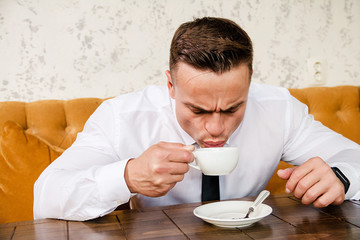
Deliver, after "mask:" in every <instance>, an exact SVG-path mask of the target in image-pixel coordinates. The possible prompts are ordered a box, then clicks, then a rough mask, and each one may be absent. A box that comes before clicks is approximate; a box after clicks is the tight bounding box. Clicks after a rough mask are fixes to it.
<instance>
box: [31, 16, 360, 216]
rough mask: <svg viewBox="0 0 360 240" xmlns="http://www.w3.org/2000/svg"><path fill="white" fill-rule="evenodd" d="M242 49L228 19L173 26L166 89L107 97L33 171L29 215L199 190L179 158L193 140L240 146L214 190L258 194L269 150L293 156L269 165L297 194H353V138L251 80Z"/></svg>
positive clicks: (357, 150)
mask: <svg viewBox="0 0 360 240" xmlns="http://www.w3.org/2000/svg"><path fill="white" fill-rule="evenodd" d="M252 59H253V48H252V43H251V40H250V38H249V37H248V35H247V34H246V33H245V31H243V30H242V29H241V28H240V27H239V26H238V25H236V24H235V23H234V22H232V21H229V20H226V19H220V18H202V19H196V20H194V21H192V22H188V23H184V24H182V25H181V26H180V27H179V29H178V30H177V31H176V33H175V35H174V37H173V40H172V43H171V49H170V71H166V76H167V79H168V81H167V88H168V89H166V88H165V87H154V86H152V87H148V88H146V89H145V90H144V91H141V92H136V93H130V94H127V95H123V96H119V97H117V98H114V99H111V100H108V101H105V102H104V103H103V104H102V105H101V106H100V107H99V108H98V109H97V110H96V111H95V113H94V114H93V115H92V116H91V117H90V118H89V120H88V121H87V123H86V124H85V127H84V130H83V132H82V133H80V134H79V135H78V138H77V139H76V141H75V143H74V144H73V145H72V146H71V147H70V148H69V149H68V150H66V151H65V152H64V153H63V155H62V156H61V157H59V158H58V159H57V160H56V161H54V162H53V163H52V164H51V165H50V166H49V167H48V168H47V169H46V170H45V171H44V172H43V173H42V174H41V176H40V177H39V179H38V180H37V182H36V184H35V201H34V216H35V218H61V219H70V220H86V219H91V218H96V217H98V216H102V215H105V214H107V213H109V212H111V211H113V210H114V209H115V208H116V207H117V206H118V205H120V204H123V203H126V202H128V201H129V200H130V203H131V207H132V208H137V207H148V206H160V205H169V204H177V203H185V202H199V201H201V200H204V199H202V198H201V196H202V189H201V187H202V186H201V185H202V178H203V176H202V174H201V172H200V171H197V170H194V169H190V168H189V166H188V163H190V162H192V161H193V155H192V153H191V152H192V151H193V150H194V148H195V146H197V147H203V148H207V147H223V146H236V147H238V148H239V150H240V157H239V163H238V165H237V167H236V169H235V170H234V171H233V172H232V173H231V174H229V175H226V176H220V177H219V185H220V199H230V198H240V197H244V196H254V195H256V194H258V193H259V192H260V191H261V190H263V189H264V188H265V186H266V184H267V182H268V180H269V179H270V177H271V176H272V174H273V172H274V171H275V169H276V167H277V165H278V163H279V160H284V161H288V162H290V163H292V164H294V165H297V166H298V167H296V168H294V169H285V170H281V171H279V172H278V175H279V177H281V178H283V179H288V182H287V185H286V188H287V191H288V192H293V193H294V195H295V196H296V197H298V198H300V199H301V201H302V202H303V203H304V204H313V205H314V206H316V207H324V206H327V205H329V204H341V203H342V202H343V201H344V199H345V197H346V199H349V198H355V199H359V198H360V186H359V179H360V175H359V174H360V164H359V163H360V162H359V160H360V146H359V145H357V144H355V143H353V142H351V141H350V140H348V139H346V138H344V137H342V136H341V135H339V134H337V133H334V132H333V131H331V130H329V129H328V128H326V127H324V126H323V125H322V124H321V123H319V122H316V121H314V120H313V118H312V117H311V116H310V115H308V113H307V108H306V106H305V105H303V104H301V103H300V102H299V101H297V100H296V99H295V98H293V97H292V96H291V95H290V94H289V92H288V91H287V90H286V89H284V88H278V87H270V86H264V85H260V84H256V83H251V75H252ZM330 167H337V168H336V170H337V172H336V173H337V174H338V176H340V177H341V176H342V179H341V180H343V181H344V180H346V181H347V182H344V183H343V182H342V181H341V180H340V178H339V177H337V175H336V174H335V173H334V171H333V170H332V169H331V168H330ZM339 174H340V175H339ZM344 176H345V178H344ZM204 179H206V178H205V177H204ZM349 183H350V185H349ZM347 188H348V189H347ZM345 192H346V195H345Z"/></svg>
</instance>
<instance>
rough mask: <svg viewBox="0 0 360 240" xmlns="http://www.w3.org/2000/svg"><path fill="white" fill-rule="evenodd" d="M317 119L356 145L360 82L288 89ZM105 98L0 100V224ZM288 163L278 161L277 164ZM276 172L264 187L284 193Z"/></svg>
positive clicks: (22, 212)
mask: <svg viewBox="0 0 360 240" xmlns="http://www.w3.org/2000/svg"><path fill="white" fill-rule="evenodd" d="M290 92H291V94H292V95H294V96H295V97H296V98H298V99H299V100H300V101H302V102H303V103H305V104H307V105H308V106H309V111H310V113H311V114H313V115H314V117H315V119H317V120H320V121H321V122H323V123H324V124H325V125H326V126H328V127H330V128H331V129H333V130H335V131H337V132H339V133H341V134H343V135H344V136H345V137H348V138H349V139H351V140H353V141H355V142H357V143H359V144H360V112H359V108H360V103H359V102H360V87H357V86H339V87H313V88H304V89H290ZM104 100H105V99H98V98H83V99H73V100H67V101H61V100H42V101H36V102H30V103H24V102H0V150H1V154H0V173H1V174H0V223H4V222H13V221H23V220H31V219H32V218H33V214H32V205H33V184H34V182H35V180H36V179H37V178H38V176H39V175H40V173H41V171H42V170H43V169H44V168H45V167H46V166H47V165H48V164H49V163H50V162H52V161H53V160H54V159H55V158H56V157H57V156H59V154H61V152H62V151H63V150H64V149H66V148H68V147H69V146H70V145H71V144H72V143H73V141H74V140H75V138H76V135H77V133H78V132H80V131H81V130H82V129H83V126H84V124H85V122H86V120H87V119H88V118H89V116H90V115H91V114H92V113H93V112H94V111H95V109H96V108H97V107H98V106H99V105H100V104H101V103H102V102H103V101H104ZM287 166H288V165H287V164H286V163H283V162H281V163H280V164H279V167H278V168H285V167H287ZM284 185H285V181H283V180H281V179H279V178H278V177H277V176H276V173H275V174H274V176H273V177H272V178H271V180H270V182H269V184H268V186H267V189H269V190H270V191H271V193H272V194H276V193H284V189H285V187H284Z"/></svg>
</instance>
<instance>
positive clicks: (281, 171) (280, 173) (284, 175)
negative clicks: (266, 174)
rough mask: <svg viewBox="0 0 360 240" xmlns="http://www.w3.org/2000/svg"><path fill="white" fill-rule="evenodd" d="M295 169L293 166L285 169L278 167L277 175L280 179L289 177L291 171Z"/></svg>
mask: <svg viewBox="0 0 360 240" xmlns="http://www.w3.org/2000/svg"><path fill="white" fill-rule="evenodd" d="M294 170H295V167H293V168H286V169H279V170H278V171H277V175H278V176H279V177H280V178H282V179H285V180H286V179H289V177H290V176H291V174H292V173H293V171H294Z"/></svg>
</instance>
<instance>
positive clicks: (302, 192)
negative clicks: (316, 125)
mask: <svg viewBox="0 0 360 240" xmlns="http://www.w3.org/2000/svg"><path fill="white" fill-rule="evenodd" d="M277 174H278V176H279V177H280V178H282V179H287V180H288V181H287V183H286V192H287V193H291V192H293V193H294V196H295V197H297V198H299V199H301V202H302V203H303V204H306V205H308V204H311V203H312V204H313V205H314V206H315V207H317V208H322V207H326V206H328V205H329V204H334V205H339V204H341V203H342V202H343V201H344V199H345V187H344V185H343V183H342V182H341V181H340V180H339V179H338V177H337V176H336V175H335V174H334V172H333V171H332V170H331V168H330V166H329V165H327V164H326V162H325V161H324V160H322V159H321V158H319V157H314V158H311V159H309V160H308V161H306V162H305V163H303V164H302V165H300V166H298V167H294V168H287V169H281V170H279V171H278V172H277Z"/></svg>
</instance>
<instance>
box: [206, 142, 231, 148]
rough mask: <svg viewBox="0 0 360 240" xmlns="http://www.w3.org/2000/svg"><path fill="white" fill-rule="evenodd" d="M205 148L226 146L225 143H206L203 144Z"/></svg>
mask: <svg viewBox="0 0 360 240" xmlns="http://www.w3.org/2000/svg"><path fill="white" fill-rule="evenodd" d="M202 143H203V145H204V147H206V148H214V147H223V146H224V145H225V143H226V142H225V141H204V142H202Z"/></svg>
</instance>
